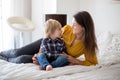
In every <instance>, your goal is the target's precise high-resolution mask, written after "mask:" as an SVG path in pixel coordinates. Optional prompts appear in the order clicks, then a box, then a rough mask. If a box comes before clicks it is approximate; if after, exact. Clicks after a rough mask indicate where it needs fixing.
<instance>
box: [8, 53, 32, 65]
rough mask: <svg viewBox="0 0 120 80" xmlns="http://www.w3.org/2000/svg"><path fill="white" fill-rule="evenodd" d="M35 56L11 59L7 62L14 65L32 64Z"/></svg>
mask: <svg viewBox="0 0 120 80" xmlns="http://www.w3.org/2000/svg"><path fill="white" fill-rule="evenodd" d="M32 56H33V55H21V56H18V57H15V58H9V59H8V60H7V61H8V62H12V63H32Z"/></svg>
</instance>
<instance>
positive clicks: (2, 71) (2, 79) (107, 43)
mask: <svg viewBox="0 0 120 80" xmlns="http://www.w3.org/2000/svg"><path fill="white" fill-rule="evenodd" d="M97 41H98V42H97V43H98V47H99V52H98V54H97V56H98V61H99V64H97V65H96V66H81V65H74V66H65V67H59V68H54V69H53V70H52V71H43V70H41V71H40V70H38V69H37V67H38V65H35V64H32V63H27V64H23V63H22V64H15V63H10V62H7V61H4V60H1V59H0V80H120V35H118V34H111V33H110V32H109V31H106V32H103V33H101V34H100V35H99V36H98V37H97ZM83 58H84V55H83V56H82V57H79V59H83Z"/></svg>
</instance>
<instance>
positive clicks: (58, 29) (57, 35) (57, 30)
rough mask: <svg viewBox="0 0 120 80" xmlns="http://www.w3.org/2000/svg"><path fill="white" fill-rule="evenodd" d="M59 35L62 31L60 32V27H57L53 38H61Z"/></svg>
mask: <svg viewBox="0 0 120 80" xmlns="http://www.w3.org/2000/svg"><path fill="white" fill-rule="evenodd" d="M61 33H62V31H61V26H59V27H58V28H57V29H56V30H55V31H54V33H53V34H54V37H55V38H61Z"/></svg>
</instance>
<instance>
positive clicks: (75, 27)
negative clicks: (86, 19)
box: [72, 18, 84, 34]
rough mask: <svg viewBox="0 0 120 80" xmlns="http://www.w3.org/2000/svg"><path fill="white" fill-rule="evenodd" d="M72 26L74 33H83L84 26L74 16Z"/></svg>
mask: <svg viewBox="0 0 120 80" xmlns="http://www.w3.org/2000/svg"><path fill="white" fill-rule="evenodd" d="M72 28H73V33H74V34H81V33H83V31H84V28H83V27H82V26H81V25H80V24H78V23H77V22H76V20H75V19H74V18H73V25H72Z"/></svg>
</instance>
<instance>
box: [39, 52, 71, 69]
mask: <svg viewBox="0 0 120 80" xmlns="http://www.w3.org/2000/svg"><path fill="white" fill-rule="evenodd" d="M37 60H38V62H39V64H40V66H42V68H43V69H46V66H47V65H52V67H53V68H55V67H62V66H65V65H67V64H68V63H69V62H68V60H67V58H66V57H65V56H62V55H58V56H55V59H54V60H53V61H49V60H48V59H47V56H46V54H43V53H40V54H38V55H37Z"/></svg>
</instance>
